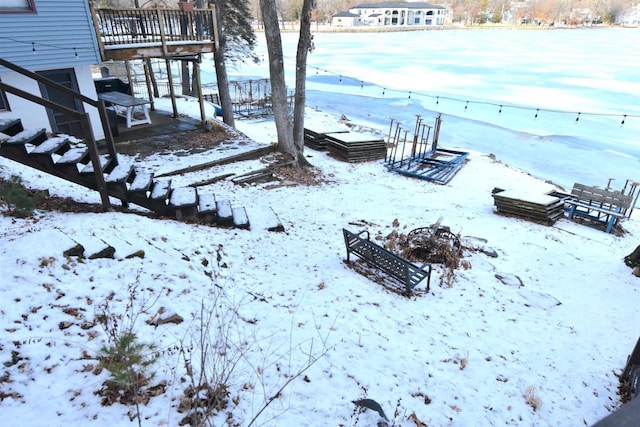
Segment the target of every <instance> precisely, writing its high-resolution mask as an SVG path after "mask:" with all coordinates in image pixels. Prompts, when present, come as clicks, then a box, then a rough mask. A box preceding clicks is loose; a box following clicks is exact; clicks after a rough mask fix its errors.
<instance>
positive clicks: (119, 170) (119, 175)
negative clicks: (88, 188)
mask: <svg viewBox="0 0 640 427" xmlns="http://www.w3.org/2000/svg"><path fill="white" fill-rule="evenodd" d="M132 173H133V165H132V164H123V163H119V164H118V166H116V167H115V168H113V170H112V171H111V172H109V175H107V176H106V177H105V179H104V181H105V182H106V183H107V184H116V183H122V184H124V183H126V182H127V181H128V179H129V176H130V175H131V174H132Z"/></svg>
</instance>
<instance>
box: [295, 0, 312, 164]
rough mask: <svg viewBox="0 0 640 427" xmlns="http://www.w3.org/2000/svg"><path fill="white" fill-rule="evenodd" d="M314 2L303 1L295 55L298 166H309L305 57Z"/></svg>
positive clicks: (309, 50) (309, 39) (308, 45)
mask: <svg viewBox="0 0 640 427" xmlns="http://www.w3.org/2000/svg"><path fill="white" fill-rule="evenodd" d="M315 6H316V0H304V3H303V4H302V12H301V14H300V36H299V38H298V51H297V53H296V93H295V97H294V106H293V147H294V150H295V153H296V155H295V158H296V160H297V163H298V166H309V162H307V159H306V158H305V157H304V154H303V153H304V112H305V101H306V98H307V96H306V80H307V55H308V54H309V52H311V50H312V48H313V38H312V36H311V13H312V12H313V9H314V8H315Z"/></svg>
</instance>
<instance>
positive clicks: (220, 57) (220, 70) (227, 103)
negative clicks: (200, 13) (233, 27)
mask: <svg viewBox="0 0 640 427" xmlns="http://www.w3.org/2000/svg"><path fill="white" fill-rule="evenodd" d="M222 4H223V2H221V1H220V2H218V3H217V5H216V21H217V22H218V25H217V27H218V49H217V50H216V51H215V52H214V54H213V63H214V65H215V67H216V80H217V81H218V95H219V98H220V107H221V108H222V121H223V122H224V123H226V124H227V125H229V126H231V127H235V121H234V118H233V103H232V102H231V93H230V91H229V77H228V76H227V66H226V64H225V60H224V53H225V50H226V48H227V38H226V37H225V35H224V29H223V28H222V7H223V6H222Z"/></svg>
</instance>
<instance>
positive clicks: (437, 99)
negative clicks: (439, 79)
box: [436, 96, 440, 105]
mask: <svg viewBox="0 0 640 427" xmlns="http://www.w3.org/2000/svg"><path fill="white" fill-rule="evenodd" d="M439 103H440V97H439V96H436V105H438V104H439Z"/></svg>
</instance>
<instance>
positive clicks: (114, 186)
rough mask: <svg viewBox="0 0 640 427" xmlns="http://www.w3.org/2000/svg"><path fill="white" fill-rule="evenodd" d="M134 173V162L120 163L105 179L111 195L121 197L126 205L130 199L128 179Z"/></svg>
mask: <svg viewBox="0 0 640 427" xmlns="http://www.w3.org/2000/svg"><path fill="white" fill-rule="evenodd" d="M132 173H133V165H132V164H123V163H119V164H118V165H117V166H116V167H115V168H113V170H111V172H109V174H108V175H107V176H106V177H105V179H104V182H105V183H106V184H107V190H108V192H109V195H111V196H113V197H115V198H117V199H120V200H121V201H122V203H123V205H124V206H126V205H127V203H128V201H129V196H128V191H127V180H128V179H129V176H131V174H132Z"/></svg>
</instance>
